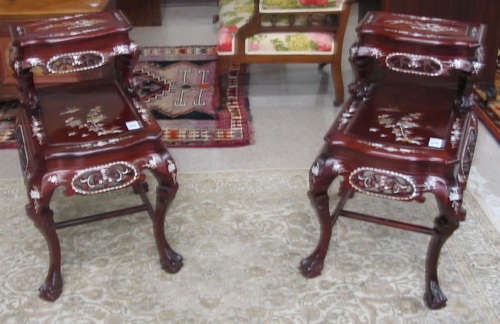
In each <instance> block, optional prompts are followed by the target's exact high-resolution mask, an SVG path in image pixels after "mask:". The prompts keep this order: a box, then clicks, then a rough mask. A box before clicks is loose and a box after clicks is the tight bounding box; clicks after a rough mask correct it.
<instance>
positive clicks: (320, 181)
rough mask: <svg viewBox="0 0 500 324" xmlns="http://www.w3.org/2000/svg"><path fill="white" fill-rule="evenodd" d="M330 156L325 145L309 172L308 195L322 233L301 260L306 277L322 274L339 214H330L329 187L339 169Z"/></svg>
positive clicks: (302, 270) (302, 271)
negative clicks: (311, 249) (314, 246)
mask: <svg viewBox="0 0 500 324" xmlns="http://www.w3.org/2000/svg"><path fill="white" fill-rule="evenodd" d="M330 156H331V155H330V153H329V149H328V146H325V147H324V148H323V151H322V153H321V154H320V156H319V157H318V158H317V159H316V161H315V163H314V164H313V166H312V168H311V171H310V173H309V188H310V189H309V192H308V196H309V199H310V201H311V205H312V206H313V208H314V209H315V211H316V215H317V216H318V218H319V221H320V231H321V233H320V238H319V241H318V244H317V246H316V249H315V250H314V251H313V252H312V253H311V254H310V255H309V256H308V257H307V258H305V259H303V260H302V261H301V262H300V266H299V269H300V272H301V273H302V275H303V276H304V277H306V278H314V277H317V276H319V275H320V274H321V271H322V270H323V264H324V260H325V257H326V253H327V252H328V246H329V245H330V240H331V237H332V227H333V225H334V224H335V222H336V221H337V219H338V216H339V215H338V212H337V213H336V214H335V213H334V214H333V215H331V216H330V203H329V196H328V188H329V187H330V185H331V184H332V182H333V181H334V180H335V178H336V177H337V175H338V171H339V170H338V169H337V168H336V167H335V166H334V161H332V160H331V159H330ZM344 200H347V198H345V199H344Z"/></svg>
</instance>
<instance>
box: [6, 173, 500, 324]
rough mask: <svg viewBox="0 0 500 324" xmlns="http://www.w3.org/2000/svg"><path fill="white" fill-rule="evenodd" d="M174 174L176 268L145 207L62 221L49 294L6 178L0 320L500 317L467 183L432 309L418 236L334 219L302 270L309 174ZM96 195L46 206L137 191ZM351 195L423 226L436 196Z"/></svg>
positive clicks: (117, 199) (77, 206) (488, 237)
mask: <svg viewBox="0 0 500 324" xmlns="http://www.w3.org/2000/svg"><path fill="white" fill-rule="evenodd" d="M153 183H154V182H151V183H150V185H152V184H153ZM178 183H179V186H180V190H179V191H178V194H177V197H176V199H175V200H174V201H173V203H172V205H171V209H170V211H169V213H168V214H167V220H166V225H165V229H166V233H167V237H168V240H169V243H170V245H171V246H172V248H173V249H175V250H176V251H177V252H178V253H180V254H181V255H182V256H183V257H184V267H183V268H182V269H181V270H180V271H179V272H178V273H177V274H168V273H166V272H165V271H163V270H162V269H161V266H160V263H159V260H158V254H157V251H156V246H155V242H154V238H153V230H152V225H151V221H150V220H149V217H148V215H147V213H145V212H142V213H137V214H135V215H131V216H126V217H121V218H115V219H109V220H104V221H101V222H96V223H89V224H86V225H80V226H76V227H69V228H65V229H61V230H59V231H58V233H59V236H60V240H61V250H62V256H63V258H62V259H63V262H62V276H63V280H64V289H63V292H62V295H61V297H60V298H59V299H58V300H57V301H56V302H54V303H49V302H45V301H43V300H41V299H40V298H38V292H37V288H38V286H39V285H40V284H41V283H42V281H43V279H44V278H45V274H46V271H47V267H48V249H47V246H46V244H45V240H44V239H43V237H42V235H41V234H40V233H39V232H38V231H37V230H36V228H35V226H34V225H33V222H32V221H31V220H29V219H28V217H27V216H26V214H25V210H24V204H25V203H26V200H27V198H26V191H25V187H24V185H23V181H22V179H12V180H0V188H1V190H0V215H1V216H0V217H1V218H2V219H1V222H2V227H3V228H2V231H1V232H0V252H1V253H0V273H2V280H1V282H0V300H1V303H0V322H1V323H450V324H451V323H453V324H455V323H482V324H483V323H499V322H500V289H498V288H499V287H500V272H499V271H498V269H500V235H499V233H498V232H496V230H495V228H494V227H493V226H492V224H491V222H490V221H489V219H488V217H487V216H486V215H485V214H484V212H483V211H482V209H481V206H479V204H478V203H477V201H476V200H475V199H474V197H473V196H471V195H470V193H469V192H468V191H465V194H464V205H463V206H464V207H465V208H466V209H467V219H466V220H465V221H464V222H461V224H460V227H459V228H458V230H457V231H455V233H454V234H453V236H452V237H451V238H450V239H449V240H448V241H447V242H446V244H445V245H444V247H443V249H442V253H441V257H440V260H439V261H440V263H439V275H440V277H439V278H440V284H441V287H442V288H443V291H444V293H445V294H446V296H447V297H448V299H449V300H448V303H447V306H446V307H445V308H444V309H441V310H429V309H427V308H426V307H425V305H424V302H423V300H422V296H423V292H424V268H425V254H426V249H427V243H428V240H429V236H428V235H425V234H419V233H413V232H407V231H402V230H399V229H395V228H389V227H384V226H380V225H377V224H371V223H366V222H360V221H356V220H352V219H346V218H340V219H339V220H338V221H337V224H336V225H335V227H334V228H333V236H332V241H331V244H330V250H329V252H328V255H327V257H326V259H325V267H324V269H323V272H322V274H321V276H319V277H317V278H314V279H306V278H304V277H303V276H302V275H301V274H300V271H299V269H298V265H299V262H300V260H301V259H302V258H304V257H306V256H307V255H309V253H311V252H312V250H313V249H314V247H315V245H316V243H317V241H318V238H319V222H318V219H317V218H316V215H315V212H314V210H313V208H312V207H311V205H310V204H309V200H308V198H307V188H308V170H279V171H270V170H264V171H245V172H222V173H210V172H209V173H203V174H183V173H180V174H179V175H178ZM337 185H338V182H337V183H336V184H334V187H335V188H334V189H335V190H334V191H333V192H332V196H331V199H332V204H334V203H335V202H337V201H338V196H337V195H335V192H337V188H338V187H337ZM151 189H153V190H150V192H154V188H152V186H151ZM101 196H102V197H101V198H100V199H96V197H86V196H78V197H76V196H75V197H64V196H63V192H62V190H59V191H56V193H55V195H54V199H53V200H52V201H53V205H52V206H51V207H52V208H53V210H54V215H55V217H56V219H58V220H61V219H67V218H71V217H74V216H75V215H83V214H84V213H85V214H90V213H94V212H97V211H101V210H102V209H105V208H107V207H109V208H113V207H116V206H121V207H124V206H127V204H129V203H134V202H135V201H133V200H134V199H140V198H139V197H138V196H137V195H135V194H134V193H133V192H132V190H123V191H114V192H110V193H105V194H101ZM349 204H350V205H349V206H350V207H353V209H355V210H356V211H359V212H364V213H367V212H373V213H375V214H377V213H381V214H383V215H385V216H387V217H390V218H394V219H396V220H400V221H413V222H415V223H418V224H422V225H426V226H432V223H433V218H434V217H435V216H436V215H438V210H437V208H436V203H435V200H434V199H433V197H428V199H427V200H426V201H425V202H424V203H417V202H411V203H409V202H398V201H389V200H384V199H377V198H373V197H368V196H365V195H355V196H354V198H353V199H352V200H351V201H350V202H349Z"/></svg>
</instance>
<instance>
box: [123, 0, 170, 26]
mask: <svg viewBox="0 0 500 324" xmlns="http://www.w3.org/2000/svg"><path fill="white" fill-rule="evenodd" d="M116 8H117V9H120V10H121V11H123V13H124V14H125V16H127V18H128V19H129V20H130V22H131V23H132V25H134V26H161V23H162V1H161V0H147V1H144V0H116Z"/></svg>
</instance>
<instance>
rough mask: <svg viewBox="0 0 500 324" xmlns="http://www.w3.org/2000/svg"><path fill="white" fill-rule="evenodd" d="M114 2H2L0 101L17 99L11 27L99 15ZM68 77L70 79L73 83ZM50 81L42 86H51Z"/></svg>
mask: <svg viewBox="0 0 500 324" xmlns="http://www.w3.org/2000/svg"><path fill="white" fill-rule="evenodd" d="M114 8H115V1H114V0H83V1H82V0H67V1H56V0H46V1H39V2H33V1H30V0H0V100H11V99H15V98H17V88H16V84H17V82H16V80H15V79H14V77H13V76H12V70H11V69H10V67H9V51H10V34H9V25H11V24H13V23H15V22H19V21H33V20H39V19H43V18H47V17H60V16H65V15H71V14H77V13H91V12H100V11H103V10H108V9H114ZM74 78H75V76H69V75H68V79H74ZM50 79H51V78H50V77H48V78H45V79H43V78H42V80H40V82H50Z"/></svg>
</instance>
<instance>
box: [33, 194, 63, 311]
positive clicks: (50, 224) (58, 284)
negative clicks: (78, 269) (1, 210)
mask: <svg viewBox="0 0 500 324" xmlns="http://www.w3.org/2000/svg"><path fill="white" fill-rule="evenodd" d="M51 197H52V194H50V195H48V197H44V198H41V199H37V200H36V201H34V200H33V199H30V203H29V204H28V205H26V214H27V215H28V216H29V217H30V218H31V220H33V222H34V223H35V226H36V228H38V230H39V231H40V232H41V233H42V234H43V236H44V238H45V241H46V243H47V246H48V248H49V270H48V272H47V276H46V277H45V281H44V283H43V284H42V285H41V286H40V288H39V291H40V294H39V295H40V298H42V299H44V300H47V301H55V300H56V299H57V298H59V296H60V295H61V293H62V287H63V282H62V275H61V246H60V244H59V236H58V235H57V232H56V228H55V223H54V213H53V212H52V210H50V208H49V202H50V199H51Z"/></svg>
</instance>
